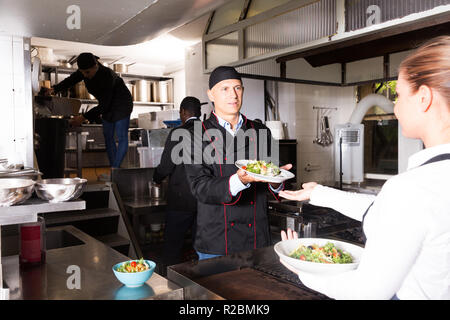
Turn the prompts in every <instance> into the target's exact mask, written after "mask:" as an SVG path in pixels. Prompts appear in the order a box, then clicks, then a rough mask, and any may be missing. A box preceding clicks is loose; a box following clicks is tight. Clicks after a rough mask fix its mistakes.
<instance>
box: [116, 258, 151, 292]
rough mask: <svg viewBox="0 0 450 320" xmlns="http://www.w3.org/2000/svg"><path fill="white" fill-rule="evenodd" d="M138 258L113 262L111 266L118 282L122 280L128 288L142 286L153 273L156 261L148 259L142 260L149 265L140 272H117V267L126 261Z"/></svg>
mask: <svg viewBox="0 0 450 320" xmlns="http://www.w3.org/2000/svg"><path fill="white" fill-rule="evenodd" d="M131 261H136V262H138V261H139V260H128V261H124V262H120V263H117V264H115V265H114V266H113V267H112V270H113V272H114V274H115V276H116V278H117V280H119V281H120V282H122V283H123V284H124V285H126V286H127V287H129V288H136V287H140V286H142V285H143V284H144V283H145V282H146V281H147V280H148V279H150V277H151V276H152V274H153V271H155V267H156V263H154V262H153V261H150V260H144V261H145V263H147V265H148V266H149V267H150V268H149V269H147V270H145V271H141V272H134V273H128V272H119V271H117V269H118V268H119V267H120V266H121V265H122V264H124V263H126V262H131Z"/></svg>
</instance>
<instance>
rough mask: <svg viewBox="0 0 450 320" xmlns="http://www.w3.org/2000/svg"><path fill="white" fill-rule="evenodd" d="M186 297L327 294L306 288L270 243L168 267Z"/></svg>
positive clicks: (297, 297) (284, 297)
mask: <svg viewBox="0 0 450 320" xmlns="http://www.w3.org/2000/svg"><path fill="white" fill-rule="evenodd" d="M167 278H168V279H169V280H170V281H173V282H175V283H176V284H178V285H179V286H181V287H183V288H184V298H185V299H187V300H223V299H229V300H317V299H329V298H328V297H326V296H324V295H322V294H320V293H318V292H316V291H313V290H311V289H309V288H307V287H305V286H304V285H303V284H302V283H301V282H300V280H299V278H298V276H297V275H296V274H294V273H293V272H291V271H289V270H288V269H287V268H285V267H284V266H283V265H282V264H281V263H280V261H279V258H278V256H277V254H276V253H275V251H274V249H273V246H269V247H265V248H260V249H256V250H250V251H245V252H240V253H236V254H229V255H228V256H222V257H217V258H213V259H207V260H201V261H191V262H185V263H181V264H177V265H173V266H169V267H168V268H167Z"/></svg>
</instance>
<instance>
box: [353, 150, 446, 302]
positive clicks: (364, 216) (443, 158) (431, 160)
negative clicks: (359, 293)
mask: <svg viewBox="0 0 450 320" xmlns="http://www.w3.org/2000/svg"><path fill="white" fill-rule="evenodd" d="M443 160H450V153H444V154H440V155H438V156H436V157H433V158H431V159H430V160H428V161H426V162H424V163H422V164H421V165H420V166H419V167H421V166H424V165H426V164H430V163H434V162H438V161H443ZM372 205H373V202H372V203H371V204H370V206H369V207H368V208H367V210H366V212H364V214H363V217H362V222H361V223H362V227H363V241H364V243H366V240H367V238H366V235H365V234H364V219H365V218H366V215H367V213H368V212H369V210H370V208H371V207H372ZM391 300H400V299H399V298H398V297H397V294H394V296H393V297H392V298H391Z"/></svg>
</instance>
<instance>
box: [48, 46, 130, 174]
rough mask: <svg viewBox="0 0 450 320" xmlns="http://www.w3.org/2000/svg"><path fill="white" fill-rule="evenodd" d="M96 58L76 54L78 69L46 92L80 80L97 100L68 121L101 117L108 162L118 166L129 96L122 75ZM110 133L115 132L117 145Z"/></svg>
mask: <svg viewBox="0 0 450 320" xmlns="http://www.w3.org/2000/svg"><path fill="white" fill-rule="evenodd" d="M98 59H99V58H98V57H97V56H94V55H93V54H92V53H90V52H83V53H81V54H80V55H79V56H78V57H77V65H78V70H77V71H75V72H74V73H72V74H71V75H70V76H69V77H67V78H66V79H64V80H63V81H61V82H60V83H58V84H56V85H54V86H53V87H52V89H51V90H50V93H58V92H61V91H64V90H67V89H68V88H70V87H72V86H74V85H76V84H77V83H78V82H80V81H84V84H85V85H86V88H87V90H88V92H89V93H90V94H92V95H93V96H94V97H95V98H96V99H97V100H98V103H99V104H98V105H97V106H96V107H94V108H92V109H90V110H89V111H88V112H86V113H84V114H83V115H78V116H76V117H75V118H73V119H71V120H70V125H72V126H80V125H81V124H82V123H83V122H85V121H86V120H89V121H90V122H96V121H97V120H98V119H100V118H101V122H102V125H103V135H104V137H105V145H106V152H107V154H108V159H109V163H110V166H111V167H112V168H119V167H120V164H121V163H122V161H123V159H124V157H125V155H126V153H127V151H128V128H129V125H130V114H131V112H132V110H133V98H132V96H131V93H130V90H128V88H127V87H126V85H125V83H124V81H123V79H122V78H121V77H120V76H119V75H117V73H115V72H114V71H113V70H111V69H110V68H107V67H105V66H103V65H102V64H101V63H99V62H98ZM114 135H117V140H118V145H117V146H116V141H115V137H114Z"/></svg>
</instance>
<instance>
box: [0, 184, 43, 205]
mask: <svg viewBox="0 0 450 320" xmlns="http://www.w3.org/2000/svg"><path fill="white" fill-rule="evenodd" d="M34 185H35V181H33V180H31V179H20V178H19V179H0V207H9V206H12V205H15V204H20V203H23V202H24V201H26V200H27V199H29V198H30V197H31V195H32V194H33V189H34Z"/></svg>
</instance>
